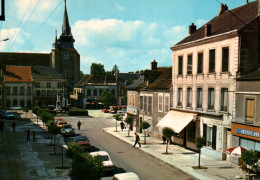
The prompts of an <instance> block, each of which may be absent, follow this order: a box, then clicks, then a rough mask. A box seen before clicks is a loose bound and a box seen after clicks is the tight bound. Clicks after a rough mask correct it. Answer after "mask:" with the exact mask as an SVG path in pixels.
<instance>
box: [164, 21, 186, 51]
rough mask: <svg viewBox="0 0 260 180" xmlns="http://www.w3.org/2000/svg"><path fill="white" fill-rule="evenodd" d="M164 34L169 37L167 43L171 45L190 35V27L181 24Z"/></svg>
mask: <svg viewBox="0 0 260 180" xmlns="http://www.w3.org/2000/svg"><path fill="white" fill-rule="evenodd" d="M163 34H164V36H165V38H166V39H167V42H166V45H167V46H168V47H170V46H173V45H174V44H175V43H177V42H178V41H180V40H182V39H183V38H184V37H185V36H187V35H188V27H186V26H180V25H178V26H173V27H172V28H170V29H169V30H167V31H165V32H164V33H163Z"/></svg>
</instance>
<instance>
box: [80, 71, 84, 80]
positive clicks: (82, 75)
mask: <svg viewBox="0 0 260 180" xmlns="http://www.w3.org/2000/svg"><path fill="white" fill-rule="evenodd" d="M84 76H85V75H84V73H83V71H80V72H79V79H82V78H83V77H84Z"/></svg>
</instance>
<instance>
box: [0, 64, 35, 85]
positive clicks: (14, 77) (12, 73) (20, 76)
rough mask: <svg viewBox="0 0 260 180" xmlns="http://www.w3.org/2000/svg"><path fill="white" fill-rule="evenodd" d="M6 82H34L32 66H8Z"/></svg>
mask: <svg viewBox="0 0 260 180" xmlns="http://www.w3.org/2000/svg"><path fill="white" fill-rule="evenodd" d="M4 81H5V82H33V80H32V73H31V67H30V66H6V72H5V79H4Z"/></svg>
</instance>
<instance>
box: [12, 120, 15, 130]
mask: <svg viewBox="0 0 260 180" xmlns="http://www.w3.org/2000/svg"><path fill="white" fill-rule="evenodd" d="M12 127H13V132H15V127H16V123H15V122H13V123H12Z"/></svg>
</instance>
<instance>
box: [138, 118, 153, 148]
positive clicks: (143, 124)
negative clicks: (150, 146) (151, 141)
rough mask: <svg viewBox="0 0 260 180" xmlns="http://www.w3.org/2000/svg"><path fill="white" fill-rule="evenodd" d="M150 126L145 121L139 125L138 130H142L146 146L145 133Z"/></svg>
mask: <svg viewBox="0 0 260 180" xmlns="http://www.w3.org/2000/svg"><path fill="white" fill-rule="evenodd" d="M150 126H151V125H150V124H149V123H148V122H147V121H143V122H141V124H140V128H141V129H143V130H144V144H146V133H147V132H146V131H147V129H148V128H149V127H150Z"/></svg>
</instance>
